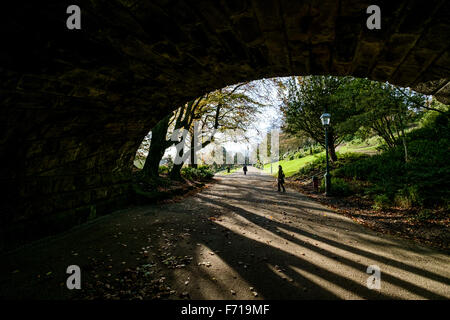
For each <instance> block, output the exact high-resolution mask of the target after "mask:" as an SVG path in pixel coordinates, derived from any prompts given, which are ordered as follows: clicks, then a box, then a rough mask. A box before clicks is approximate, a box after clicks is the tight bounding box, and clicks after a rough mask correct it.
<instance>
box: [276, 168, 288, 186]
mask: <svg viewBox="0 0 450 320" xmlns="http://www.w3.org/2000/svg"><path fill="white" fill-rule="evenodd" d="M280 187H282V188H283V192H286V189H285V188H284V172H283V168H282V167H281V166H278V191H281V188H280Z"/></svg>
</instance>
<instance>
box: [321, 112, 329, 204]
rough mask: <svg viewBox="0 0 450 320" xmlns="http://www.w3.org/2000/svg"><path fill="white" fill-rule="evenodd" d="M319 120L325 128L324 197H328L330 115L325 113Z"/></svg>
mask: <svg viewBox="0 0 450 320" xmlns="http://www.w3.org/2000/svg"><path fill="white" fill-rule="evenodd" d="M320 120H321V121H322V124H323V126H324V127H325V154H326V159H327V170H326V172H325V176H324V178H325V195H327V196H329V195H330V188H331V176H330V168H329V165H328V126H329V125H330V120H331V114H329V113H327V112H325V113H324V114H322V115H321V116H320Z"/></svg>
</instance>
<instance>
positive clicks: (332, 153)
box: [328, 143, 337, 162]
mask: <svg viewBox="0 0 450 320" xmlns="http://www.w3.org/2000/svg"><path fill="white" fill-rule="evenodd" d="M328 153H329V154H330V158H331V161H333V162H334V161H337V155H336V148H335V147H334V144H333V143H331V144H329V145H328Z"/></svg>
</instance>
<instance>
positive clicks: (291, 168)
mask: <svg viewBox="0 0 450 320" xmlns="http://www.w3.org/2000/svg"><path fill="white" fill-rule="evenodd" d="M324 154H325V151H323V152H320V153H316V154H314V155H310V156H306V157H303V158H300V159H294V160H281V161H277V162H274V163H272V175H274V176H275V175H277V174H278V165H281V166H282V167H283V171H284V174H285V175H286V177H290V176H292V175H294V174H295V173H297V172H298V170H299V169H300V168H301V167H303V166H304V165H306V164H307V163H309V162H312V161H313V160H314V159H316V158H317V157H319V156H321V155H324ZM264 171H265V172H267V173H270V163H268V164H266V165H265V166H264Z"/></svg>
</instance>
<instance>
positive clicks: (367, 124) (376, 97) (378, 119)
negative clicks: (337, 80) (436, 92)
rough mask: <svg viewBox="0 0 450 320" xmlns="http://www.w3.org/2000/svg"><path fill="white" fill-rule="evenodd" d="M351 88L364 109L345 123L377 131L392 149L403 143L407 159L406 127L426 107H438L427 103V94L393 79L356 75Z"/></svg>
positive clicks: (406, 159) (360, 109) (345, 124)
mask: <svg viewBox="0 0 450 320" xmlns="http://www.w3.org/2000/svg"><path fill="white" fill-rule="evenodd" d="M349 90H352V91H353V92H354V93H355V94H354V95H353V102H354V103H355V104H356V105H357V108H358V110H359V111H360V112H359V113H358V114H356V115H353V116H352V117H349V118H348V119H347V121H346V122H345V123H344V124H343V126H347V127H353V128H355V127H356V128H361V130H366V132H367V131H368V132H374V133H376V134H377V135H378V136H380V137H381V138H382V139H383V140H384V142H385V144H386V146H387V148H389V149H393V148H395V147H396V146H398V145H400V144H402V145H403V149H404V155H405V162H407V161H408V148H407V144H406V136H405V131H406V130H407V128H408V127H409V126H410V125H411V124H412V123H413V122H414V121H416V120H417V119H419V118H420V117H421V116H422V115H423V111H424V109H425V110H430V109H431V110H434V108H433V107H430V106H427V102H426V99H425V96H424V95H420V94H417V93H415V92H414V91H412V90H409V89H400V88H398V87H395V86H393V85H391V84H389V83H381V82H376V81H370V80H367V79H353V80H352V82H351V83H350V85H349Z"/></svg>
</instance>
